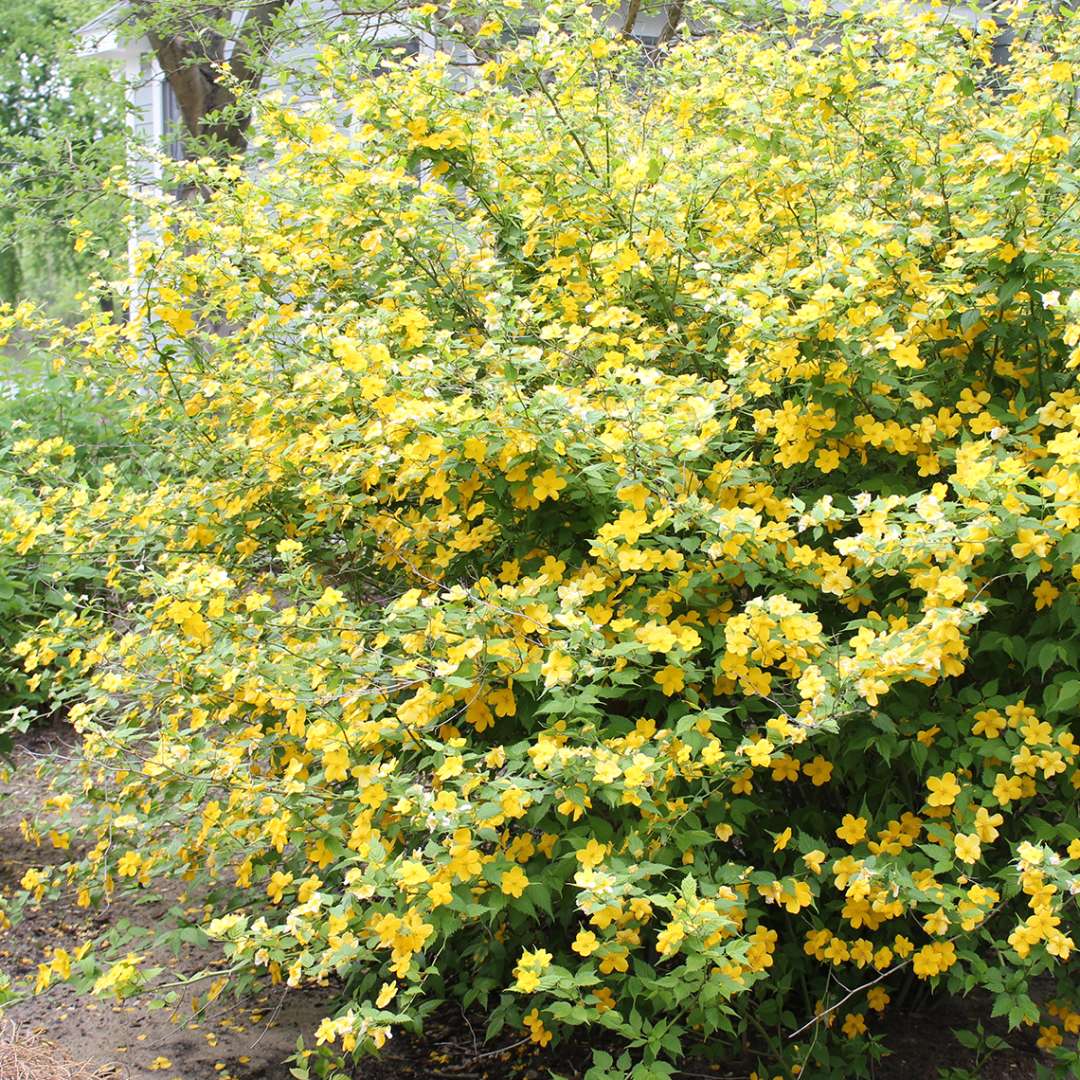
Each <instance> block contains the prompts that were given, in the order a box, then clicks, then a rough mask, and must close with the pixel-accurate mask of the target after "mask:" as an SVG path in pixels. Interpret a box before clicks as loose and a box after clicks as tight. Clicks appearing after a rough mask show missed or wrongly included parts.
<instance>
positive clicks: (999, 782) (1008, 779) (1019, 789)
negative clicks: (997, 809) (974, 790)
mask: <svg viewBox="0 0 1080 1080" xmlns="http://www.w3.org/2000/svg"><path fill="white" fill-rule="evenodd" d="M993 793H994V798H995V799H997V801H998V803H999V804H1000V805H1001V806H1008V805H1009V803H1011V802H1012V801H1013V800H1014V799H1019V798H1020V797H1021V796H1022V795H1023V793H1024V783H1023V781H1022V780H1021V779H1020V777H1019V776H1006V775H1005V774H1004V773H998V774H997V775H996V776H995V777H994V788H993Z"/></svg>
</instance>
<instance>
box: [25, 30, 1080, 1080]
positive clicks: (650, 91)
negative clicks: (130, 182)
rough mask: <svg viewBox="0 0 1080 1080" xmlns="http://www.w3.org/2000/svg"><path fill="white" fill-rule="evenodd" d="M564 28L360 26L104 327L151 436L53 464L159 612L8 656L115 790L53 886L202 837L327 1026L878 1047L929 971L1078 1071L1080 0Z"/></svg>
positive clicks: (225, 924)
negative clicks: (1004, 51)
mask: <svg viewBox="0 0 1080 1080" xmlns="http://www.w3.org/2000/svg"><path fill="white" fill-rule="evenodd" d="M570 21H571V22H573V23H574V25H575V26H576V29H575V30H573V32H572V33H564V32H562V31H558V32H556V28H555V27H554V25H553V24H552V23H550V22H548V21H547V20H545V21H543V22H542V24H541V28H540V31H539V33H538V34H536V35H535V36H532V37H529V38H526V39H523V40H522V41H521V42H520V43H519V44H517V45H516V46H512V47H507V48H506V49H505V50H504V51H502V52H499V53H497V54H495V58H494V59H491V60H489V61H487V62H485V63H483V64H481V65H479V66H477V67H473V68H470V69H468V72H469V74H468V75H467V77H466V76H462V75H460V74H459V73H458V72H456V71H455V69H453V68H452V67H451V66H450V65H449V63H448V61H447V60H446V58H445V57H442V58H436V59H435V60H434V61H426V62H416V63H414V62H403V63H402V64H399V65H397V66H395V67H393V69H392V70H390V71H389V72H388V73H385V74H382V75H380V76H379V77H378V78H374V79H368V78H364V77H361V72H362V71H363V70H366V69H364V68H363V66H362V65H359V66H358V67H357V68H356V69H355V70H354V69H353V67H352V66H351V64H352V62H351V61H350V60H349V59H348V58H347V57H345V56H343V55H340V54H338V53H335V52H334V51H333V50H328V51H327V52H326V53H325V54H324V55H323V58H322V61H323V66H324V69H325V80H326V87H325V92H324V93H323V95H322V96H321V98H320V99H319V101H318V102H317V103H316V105H314V106H312V107H310V108H301V107H299V106H290V105H288V104H287V103H280V102H274V101H270V102H265V103H264V105H263V109H262V116H261V120H260V123H261V131H262V132H263V134H262V136H261V139H262V145H263V146H264V147H265V148H266V149H267V150H268V151H272V154H268V157H267V163H266V164H265V165H264V166H262V167H260V168H259V169H257V170H256V171H255V172H254V173H250V174H248V173H243V172H242V171H241V170H240V168H239V166H237V165H225V166H222V165H215V164H213V163H212V162H202V163H200V164H198V165H195V166H192V168H193V169H194V170H197V171H198V175H199V179H200V183H201V184H202V185H203V186H204V187H205V188H206V189H207V190H208V191H210V192H211V195H210V197H209V198H208V200H207V201H206V202H205V203H204V204H200V205H191V204H185V205H173V204H169V205H163V206H161V207H160V208H159V209H158V211H157V219H156V222H155V227H156V229H157V230H158V234H159V235H160V236H161V238H162V240H161V242H160V243H156V244H154V245H153V246H150V245H147V247H146V249H145V250H144V251H143V253H142V256H141V260H140V274H141V275H142V277H141V280H142V281H143V282H144V284H145V285H146V288H145V295H146V296H147V297H148V298H149V300H148V305H147V306H146V308H145V309H144V310H143V311H142V313H141V315H140V317H139V318H137V319H136V320H135V321H133V322H131V323H128V324H122V325H117V324H114V323H110V322H108V321H105V317H104V316H100V315H90V316H88V318H87V321H86V322H85V323H84V324H83V325H82V326H81V327H79V328H77V329H76V331H75V332H74V333H75V336H76V337H77V338H78V339H79V340H80V341H81V345H80V346H79V348H80V350H81V355H82V357H83V363H84V364H85V365H86V370H87V372H88V375H89V377H92V378H94V379H97V380H98V381H101V382H105V383H108V384H110V385H111V387H112V390H113V392H114V393H116V394H117V395H119V396H121V397H124V396H126V397H127V398H128V399H129V401H130V403H131V408H132V410H133V411H134V412H135V413H136V415H137V416H138V417H140V418H141V420H142V422H143V423H145V424H146V425H150V426H151V430H152V431H153V432H155V433H156V434H155V435H154V438H155V439H156V440H157V441H158V445H159V446H161V447H163V448H167V450H168V452H169V454H170V456H171V458H172V460H173V462H174V467H175V470H176V471H175V473H174V474H173V475H171V476H169V477H166V478H165V479H163V480H162V481H161V483H160V484H159V485H158V486H157V487H156V488H155V489H154V490H153V491H151V492H150V493H148V494H135V493H133V492H132V491H129V490H127V489H125V488H124V486H123V485H120V484H113V483H111V482H109V481H106V482H105V483H103V484H102V485H101V486H99V487H97V488H96V489H93V490H92V489H89V488H88V487H86V486H78V485H57V486H56V487H55V488H54V489H52V490H51V491H50V492H48V493H47V494H46V495H45V496H44V498H43V503H44V509H43V512H42V514H41V516H40V520H39V521H38V522H37V524H36V525H35V528H37V529H38V530H39V531H40V532H41V533H43V534H45V535H47V536H48V538H49V542H50V543H52V544H54V545H58V546H61V547H63V548H64V549H66V550H67V551H68V552H69V553H70V555H71V557H72V558H77V559H84V558H91V557H94V558H98V559H99V560H101V561H102V566H103V569H104V570H105V571H106V572H107V574H108V581H109V583H110V586H111V587H112V588H113V589H115V590H116V591H117V592H119V593H120V594H122V595H127V596H128V597H130V602H129V604H128V607H127V609H126V610H125V611H124V613H123V617H122V619H118V618H115V617H106V616H105V615H104V614H97V613H95V612H94V611H92V610H86V611H84V612H83V613H81V614H80V615H79V616H78V617H66V618H63V619H59V620H55V621H54V622H53V624H52V625H50V626H49V627H47V628H44V629H43V630H42V631H41V632H40V633H39V634H37V635H36V636H34V637H31V638H29V639H27V640H25V641H24V642H23V643H22V645H21V646H20V651H21V655H22V657H23V661H24V665H25V668H26V671H27V672H28V673H33V672H34V671H36V670H38V669H40V668H41V667H42V666H43V665H46V664H49V665H50V666H51V667H52V668H53V669H54V670H55V671H56V678H57V679H60V680H61V681H62V682H63V683H66V685H68V687H69V688H72V689H71V690H69V692H74V690H77V691H78V692H79V693H81V694H82V695H83V698H84V700H83V702H82V703H81V704H80V705H78V706H76V708H75V709H74V710H73V712H72V715H73V717H74V718H75V720H76V722H77V724H78V725H79V726H80V728H81V730H82V731H83V732H84V733H85V752H86V757H87V778H88V779H87V782H88V788H89V790H90V791H91V794H92V797H93V799H94V800H96V802H97V804H98V815H99V816H98V821H99V825H98V830H99V831H98V833H97V836H96V843H95V844H94V846H93V847H92V849H91V850H90V851H89V854H88V855H87V857H86V858H85V859H84V860H82V861H81V862H79V863H76V864H73V865H72V866H71V867H70V868H69V869H68V870H67V871H63V870H55V869H51V870H40V871H37V870H35V871H31V873H30V874H28V875H27V879H26V880H25V882H24V884H25V885H26V887H27V888H29V889H30V890H32V891H34V892H36V893H37V894H39V895H44V894H45V893H46V892H47V891H48V890H49V889H52V888H62V887H74V888H77V889H78V890H80V892H79V896H80V902H81V903H84V904H93V903H96V902H97V901H98V900H99V899H100V898H102V897H103V896H107V895H108V894H110V893H111V892H113V891H114V890H117V889H121V888H139V887H152V886H153V884H154V882H155V881H157V880H159V879H165V878H170V877H173V876H176V875H180V876H181V877H183V878H184V879H185V880H188V881H191V882H192V883H193V885H194V886H195V887H197V888H198V889H200V890H202V891H203V893H205V895H206V896H207V897H208V901H207V916H206V919H205V921H204V924H203V928H204V930H205V931H206V933H207V934H209V935H210V937H211V938H213V939H216V940H218V941H220V942H221V943H222V948H223V950H224V953H225V955H226V957H227V965H226V974H227V976H228V978H230V979H232V980H233V981H234V982H236V983H238V984H239V985H245V984H246V981H247V980H251V979H254V978H267V979H269V980H272V981H274V982H283V983H287V984H288V985H290V986H300V985H303V984H305V983H307V982H310V981H317V982H324V981H326V980H329V979H335V978H337V979H341V980H344V985H345V988H346V991H347V994H346V997H347V1000H346V1003H345V1004H344V1005H343V1007H342V1008H341V1011H340V1012H339V1013H338V1014H337V1015H336V1016H332V1017H328V1018H327V1019H326V1020H325V1021H324V1022H323V1024H322V1025H321V1026H320V1027H319V1029H318V1032H317V1033H316V1041H317V1043H318V1044H319V1045H320V1046H322V1047H323V1048H324V1049H329V1048H333V1049H334V1050H335V1051H340V1052H343V1053H346V1054H348V1053H351V1052H357V1053H359V1052H361V1051H364V1050H367V1049H371V1048H378V1047H379V1046H381V1045H382V1044H383V1042H384V1041H385V1039H386V1038H387V1037H388V1035H389V1034H390V1032H391V1031H392V1030H393V1028H394V1027H395V1026H397V1025H403V1024H408V1023H411V1022H412V1021H413V1020H414V1019H415V1018H417V1017H422V1016H423V1015H424V1013H425V1011H426V1010H427V1009H428V1008H429V1007H430V1006H431V1004H432V1003H433V1002H436V1001H439V1000H445V999H456V1000H459V1001H460V1002H462V1003H463V1004H464V1005H465V1006H472V1005H476V1006H479V1007H481V1008H483V1009H484V1010H486V1011H487V1013H488V1015H489V1016H490V1027H489V1036H494V1034H495V1033H496V1032H497V1031H498V1030H499V1029H500V1028H501V1027H502V1026H504V1025H510V1026H512V1027H515V1028H517V1029H519V1030H522V1029H523V1030H524V1031H525V1032H526V1033H527V1034H528V1035H529V1036H531V1038H532V1040H534V1041H535V1042H536V1043H539V1044H541V1045H544V1044H547V1043H548V1042H549V1041H550V1040H551V1039H553V1038H563V1037H566V1036H567V1033H568V1031H569V1030H570V1029H573V1028H575V1027H583V1026H588V1027H590V1028H591V1029H607V1031H608V1032H609V1033H611V1034H612V1035H613V1036H616V1037H617V1038H618V1039H619V1040H621V1041H623V1042H624V1043H625V1044H627V1045H628V1046H629V1047H630V1048H631V1050H632V1052H633V1054H632V1060H633V1062H635V1063H637V1064H636V1065H635V1068H636V1070H637V1071H636V1072H635V1073H634V1075H635V1076H636V1077H642V1078H646V1077H658V1076H666V1075H668V1074H669V1072H670V1066H669V1065H668V1064H667V1063H669V1062H672V1061H675V1060H677V1059H678V1058H679V1057H680V1055H682V1054H684V1053H686V1052H687V1051H688V1050H689V1048H691V1047H693V1046H694V1045H696V1043H697V1041H698V1040H699V1039H701V1038H703V1037H704V1038H706V1039H707V1040H708V1041H709V1043H710V1045H711V1046H712V1047H713V1048H716V1049H717V1050H718V1052H720V1053H721V1054H726V1055H731V1054H732V1053H736V1054H737V1053H741V1052H742V1053H746V1054H748V1055H750V1056H751V1057H753V1058H755V1059H758V1060H759V1061H760V1062H761V1063H762V1065H763V1067H765V1068H767V1069H768V1070H769V1072H768V1073H767V1074H766V1075H772V1074H773V1072H775V1071H776V1070H778V1069H779V1070H783V1071H785V1072H792V1071H795V1070H797V1069H802V1070H803V1072H804V1074H805V1075H827V1074H828V1071H829V1069H830V1068H834V1067H835V1068H839V1069H840V1070H841V1073H842V1074H843V1075H851V1074H852V1070H855V1069H856V1068H858V1065H857V1062H858V1061H859V1060H860V1059H863V1058H865V1057H866V1056H867V1055H868V1054H870V1053H872V1052H874V1045H875V1044H874V1042H873V1039H874V1032H875V1029H876V1026H877V1024H878V1015H879V1014H880V1013H882V1012H883V1011H885V1010H886V1009H887V1008H888V1007H889V1004H890V999H891V998H893V997H894V996H895V995H896V993H897V990H898V988H906V989H905V992H907V989H910V988H909V987H907V984H908V983H911V984H913V985H915V986H916V987H918V986H920V985H925V986H928V987H931V988H942V989H947V990H948V991H950V992H954V993H961V994H963V993H968V992H971V991H974V990H976V989H977V988H983V989H984V990H985V991H988V992H989V996H990V999H991V1000H992V1002H993V1006H992V1011H993V1013H994V1014H995V1015H1000V1016H1003V1017H1005V1018H1006V1019H1007V1021H1008V1022H1009V1024H1011V1025H1014V1026H1015V1025H1019V1024H1025V1025H1037V1026H1038V1028H1039V1034H1038V1041H1039V1044H1040V1046H1041V1047H1043V1048H1044V1050H1045V1051H1046V1052H1047V1054H1048V1055H1049V1056H1050V1058H1052V1059H1053V1060H1054V1061H1056V1062H1057V1063H1058V1066H1059V1067H1060V1068H1061V1069H1062V1070H1066V1069H1068V1068H1070V1067H1071V1066H1072V1065H1075V1063H1076V1060H1077V1056H1076V1041H1075V1035H1076V1032H1077V1029H1078V1026H1080V1012H1078V1011H1077V1010H1078V1008H1080V1004H1078V1002H1077V1000H1076V986H1075V979H1073V980H1070V979H1069V978H1068V976H1067V966H1068V962H1069V961H1070V960H1071V959H1072V954H1073V952H1074V949H1075V934H1076V929H1077V919H1078V917H1077V900H1076V896H1077V892H1078V888H1080V877H1078V871H1080V828H1078V821H1077V813H1076V805H1077V803H1076V800H1077V789H1078V786H1080V762H1078V761H1077V752H1078V747H1077V743H1076V740H1075V737H1074V734H1073V731H1072V730H1071V728H1072V726H1073V721H1074V718H1075V716H1076V713H1077V707H1078V705H1080V637H1078V630H1080V606H1078V603H1077V600H1078V589H1080V584H1078V581H1080V533H1078V532H1077V528H1078V526H1080V476H1078V471H1077V465H1078V462H1080V392H1078V390H1077V388H1076V374H1077V370H1078V369H1080V292H1077V291H1075V290H1077V289H1078V288H1080V234H1078V232H1077V198H1078V192H1080V189H1078V186H1077V180H1076V175H1077V166H1078V164H1080V161H1078V153H1077V131H1078V120H1077V110H1076V107H1075V94H1076V83H1075V81H1074V77H1075V75H1076V74H1077V73H1080V66H1078V65H1080V37H1078V34H1077V25H1076V21H1075V19H1074V18H1073V17H1072V16H1071V15H1070V14H1069V13H1068V12H1067V11H1066V12H1062V13H1060V15H1057V16H1051V15H1049V14H1047V15H1046V16H1045V17H1044V18H1043V21H1042V22H1041V23H1040V25H1039V26H1038V32H1037V33H1029V34H1024V35H1018V36H1017V38H1016V40H1015V41H1014V43H1013V45H1012V48H1011V55H1010V57H1009V60H1008V64H1007V66H994V62H993V56H992V51H991V50H992V45H993V43H994V41H995V37H996V35H997V33H998V32H999V28H998V27H996V26H995V25H994V24H992V23H986V24H984V25H981V26H978V27H970V26H968V25H966V24H962V23H959V24H958V23H955V22H950V21H949V20H947V19H944V18H943V17H942V15H941V13H940V12H938V11H930V12H929V13H927V14H925V15H924V16H921V17H918V18H915V19H912V20H908V21H903V20H901V19H899V18H898V17H896V16H893V15H889V14H887V13H886V14H884V15H875V16H862V15H857V14H855V13H854V12H848V13H847V14H846V15H845V16H843V17H842V18H839V19H838V20H836V21H835V22H834V23H832V24H829V25H828V26H824V25H823V26H820V27H818V26H809V27H808V26H806V25H805V24H801V25H798V26H796V25H795V24H794V23H793V24H792V25H790V26H789V25H787V21H786V19H784V20H782V23H781V25H777V26H775V27H770V26H769V25H766V24H762V25H760V26H757V27H755V28H748V27H746V26H744V27H742V28H739V29H738V30H737V31H736V30H730V31H728V32H721V33H716V34H713V35H708V36H704V37H702V38H700V39H698V40H695V41H694V42H693V43H692V44H686V45H682V46H679V47H677V48H674V49H672V50H671V51H670V53H669V54H668V55H666V56H665V57H664V59H663V62H662V63H660V64H658V65H656V66H654V67H649V66H648V65H643V64H642V62H641V54H640V50H639V47H638V46H637V45H636V44H635V43H633V42H631V41H627V40H623V39H621V38H619V37H618V36H617V35H616V34H615V33H613V32H610V31H608V30H605V29H604V27H603V26H601V25H598V24H593V23H592V22H590V21H589V20H588V19H586V18H584V17H579V16H575V18H574V19H573V20H570ZM498 30H499V27H498V26H497V25H496V26H495V28H494V29H489V30H488V32H489V33H492V34H494V33H497V32H498ZM343 121H344V122H345V123H343ZM346 127H347V130H345V128H346ZM58 348H67V349H69V350H70V349H71V345H70V344H69V345H66V346H58ZM151 375H152V385H151V387H150V390H149V392H148V389H147V386H146V384H147V381H148V379H149V378H150V377H151ZM103 552H104V553H105V554H104V555H103V554H101V553H103ZM96 956H97V954H96V953H94V952H91V953H89V954H87V955H86V956H85V957H84V958H83V959H81V960H80V961H79V962H78V963H77V964H75V965H74V966H73V971H74V973H75V974H76V975H77V974H78V973H80V972H81V973H82V975H83V977H84V978H86V979H89V980H96V983H97V988H98V989H99V990H115V991H116V992H118V993H121V994H123V993H127V992H129V991H132V990H135V989H138V988H139V987H140V985H142V983H143V982H144V981H145V975H144V973H143V972H142V971H141V967H140V963H139V958H138V956H136V955H132V956H128V957H126V958H124V959H123V960H122V961H121V962H120V963H119V964H117V965H115V966H113V967H111V968H106V967H104V966H101V964H100V961H99V960H97V959H95V957H96ZM1036 979H1038V980H1039V986H1040V990H1039V992H1038V993H1035V992H1034V984H1035V980H1036ZM219 989H220V987H219ZM584 1037H586V1038H587V1037H588V1036H584ZM845 1061H846V1062H848V1064H847V1065H837V1064H836V1063H837V1062H845ZM597 1062H598V1063H597V1065H596V1067H595V1071H594V1073H593V1075H595V1076H606V1075H616V1074H617V1075H622V1071H620V1066H618V1065H613V1064H612V1063H611V1056H610V1055H607V1054H600V1055H598V1057H597ZM830 1063H831V1064H830ZM844 1070H847V1071H846V1072H845V1071H844ZM623 1071H625V1070H623Z"/></svg>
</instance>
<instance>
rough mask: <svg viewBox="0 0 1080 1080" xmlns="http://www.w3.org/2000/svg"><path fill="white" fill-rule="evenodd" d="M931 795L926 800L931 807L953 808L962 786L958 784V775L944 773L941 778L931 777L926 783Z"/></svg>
mask: <svg viewBox="0 0 1080 1080" xmlns="http://www.w3.org/2000/svg"><path fill="white" fill-rule="evenodd" d="M926 786H927V788H929V790H930V794H929V795H928V796H927V798H926V802H927V804H928V805H929V806H952V804H953V803H954V802H956V796H957V795H959V794H960V785H959V783H957V780H956V774H955V773H953V772H947V773H942V775H941V776H931V777H930V779H929V780H927V781H926Z"/></svg>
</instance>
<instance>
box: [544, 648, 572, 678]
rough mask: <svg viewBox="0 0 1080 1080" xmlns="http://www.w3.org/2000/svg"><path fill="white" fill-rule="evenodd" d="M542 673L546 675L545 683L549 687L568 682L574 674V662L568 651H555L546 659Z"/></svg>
mask: <svg viewBox="0 0 1080 1080" xmlns="http://www.w3.org/2000/svg"><path fill="white" fill-rule="evenodd" d="M540 673H541V674H542V675H543V676H544V685H545V686H547V687H552V686H556V685H558V684H560V683H568V682H569V681H570V680H571V679H572V678H573V675H574V662H573V660H571V659H570V657H569V656H567V655H566V653H562V652H558V651H555V652H552V653H551V654H550V655H549V656H548V658H547V660H545V661H544V664H543V666H542V667H541V669H540Z"/></svg>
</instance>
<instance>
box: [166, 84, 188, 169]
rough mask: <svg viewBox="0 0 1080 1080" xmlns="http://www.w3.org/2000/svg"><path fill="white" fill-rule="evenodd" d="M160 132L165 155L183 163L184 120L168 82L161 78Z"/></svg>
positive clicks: (185, 157) (184, 154)
mask: <svg viewBox="0 0 1080 1080" xmlns="http://www.w3.org/2000/svg"><path fill="white" fill-rule="evenodd" d="M161 132H162V138H163V142H164V150H165V153H166V154H168V155H169V157H171V158H172V159H173V161H184V160H186V159H187V154H186V153H185V151H184V118H183V115H182V114H181V112H180V102H179V101H177V100H176V92H175V91H174V90H173V88H172V86H171V84H170V83H169V80H168V79H167V78H165V76H162V78H161Z"/></svg>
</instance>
